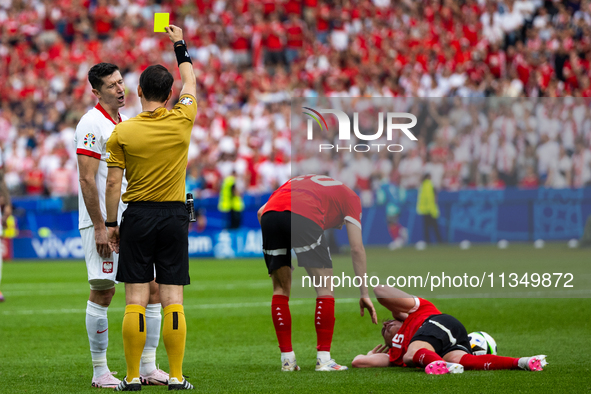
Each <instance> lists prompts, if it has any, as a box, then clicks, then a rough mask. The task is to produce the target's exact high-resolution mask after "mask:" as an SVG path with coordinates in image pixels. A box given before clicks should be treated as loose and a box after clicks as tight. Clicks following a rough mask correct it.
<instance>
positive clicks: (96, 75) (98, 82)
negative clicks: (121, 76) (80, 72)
mask: <svg viewBox="0 0 591 394" xmlns="http://www.w3.org/2000/svg"><path fill="white" fill-rule="evenodd" d="M115 71H119V67H117V66H116V65H114V64H112V63H99V64H95V65H94V66H92V68H91V69H90V70H89V71H88V82H90V86H92V88H93V89H96V90H100V88H102V87H103V85H104V84H105V81H103V78H104V77H108V76H109V75H111V74H113V73H114V72H115Z"/></svg>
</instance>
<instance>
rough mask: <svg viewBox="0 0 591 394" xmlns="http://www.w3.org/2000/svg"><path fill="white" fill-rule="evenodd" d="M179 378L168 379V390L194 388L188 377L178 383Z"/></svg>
mask: <svg viewBox="0 0 591 394" xmlns="http://www.w3.org/2000/svg"><path fill="white" fill-rule="evenodd" d="M178 381H179V380H178V379H177V378H169V379H168V390H193V389H194V387H193V385H192V384H191V383H189V382H187V379H185V378H183V381H182V382H181V383H178Z"/></svg>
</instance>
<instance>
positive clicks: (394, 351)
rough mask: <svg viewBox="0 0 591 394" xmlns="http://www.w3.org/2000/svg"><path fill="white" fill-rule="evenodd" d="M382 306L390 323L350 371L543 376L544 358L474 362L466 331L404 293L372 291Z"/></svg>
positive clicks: (479, 359) (487, 358)
mask: <svg viewBox="0 0 591 394" xmlns="http://www.w3.org/2000/svg"><path fill="white" fill-rule="evenodd" d="M374 292H375V294H376V297H378V301H379V302H380V304H382V305H384V306H385V307H386V308H388V310H390V311H391V312H392V317H394V320H388V321H386V322H384V324H383V327H382V336H383V337H384V340H385V341H386V345H378V346H376V347H375V348H374V349H373V350H371V351H369V352H368V353H367V354H366V355H363V354H360V355H358V356H357V357H355V358H354V359H353V363H352V364H353V367H356V368H372V367H389V366H398V367H422V368H425V372H426V373H427V374H429V375H442V374H447V373H462V372H464V368H465V369H467V370H485V371H488V370H495V369H524V370H527V371H541V370H542V369H543V368H544V366H545V365H546V364H547V362H546V356H544V355H540V356H533V357H521V358H513V357H501V356H496V355H491V354H487V355H482V356H474V355H472V352H471V350H470V340H469V338H468V333H467V332H466V329H465V328H464V325H463V324H462V323H460V322H459V321H458V320H457V319H456V318H455V317H453V316H450V315H446V314H443V313H441V312H440V311H439V310H438V309H437V308H436V307H435V305H433V304H432V303H431V302H429V301H427V300H425V299H423V298H417V297H414V296H411V295H409V294H407V293H405V292H403V291H402V290H399V289H396V288H393V287H387V286H378V287H376V288H374Z"/></svg>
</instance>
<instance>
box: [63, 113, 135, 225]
mask: <svg viewBox="0 0 591 394" xmlns="http://www.w3.org/2000/svg"><path fill="white" fill-rule="evenodd" d="M119 119H120V120H121V121H124V120H127V117H126V116H122V115H119ZM114 128H115V122H114V121H113V119H112V118H111V116H110V115H109V114H108V113H107V111H105V110H104V109H103V107H102V106H101V105H100V104H97V105H96V107H94V108H93V109H91V110H90V111H88V112H87V113H86V114H84V116H83V117H82V119H80V122H78V126H76V134H75V135H74V144H75V145H76V154H78V155H86V156H90V157H94V158H95V159H98V160H100V163H99V168H98V171H97V174H96V178H95V181H96V188H97V190H98V195H99V201H100V206H101V213H102V214H103V220H105V219H106V218H107V208H106V206H105V192H106V189H107V171H108V169H107V161H106V160H107V140H108V139H109V137H110V136H111V133H112V132H113V129H114ZM78 178H80V168H78ZM126 189H127V179H125V175H124V176H123V181H122V183H121V194H123V193H125V190H126ZM125 208H127V204H124V203H123V202H122V201H121V200H119V212H118V215H117V221H118V222H119V223H120V222H121V214H122V213H123V211H124V210H125ZM90 226H92V220H90V215H89V214H88V211H87V210H86V204H84V198H83V197H82V190H81V188H80V182H78V228H79V229H82V228H86V227H90Z"/></svg>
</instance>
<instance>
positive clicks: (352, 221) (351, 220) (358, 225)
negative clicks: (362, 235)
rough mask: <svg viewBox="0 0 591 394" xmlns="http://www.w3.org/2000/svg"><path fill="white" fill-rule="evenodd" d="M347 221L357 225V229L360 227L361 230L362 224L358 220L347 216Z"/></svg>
mask: <svg viewBox="0 0 591 394" xmlns="http://www.w3.org/2000/svg"><path fill="white" fill-rule="evenodd" d="M345 220H346V221H347V222H351V223H353V224H354V225H356V226H357V227H359V230H361V223H359V221H358V220H357V219H354V218H352V217H351V216H345Z"/></svg>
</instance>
